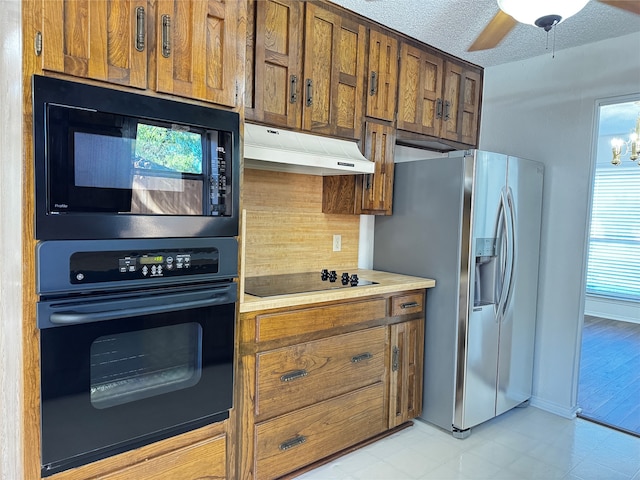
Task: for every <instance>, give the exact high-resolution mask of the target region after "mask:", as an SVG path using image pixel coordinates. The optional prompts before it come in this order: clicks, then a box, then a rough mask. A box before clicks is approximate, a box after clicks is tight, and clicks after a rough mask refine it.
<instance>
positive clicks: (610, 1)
mask: <svg viewBox="0 0 640 480" xmlns="http://www.w3.org/2000/svg"><path fill="white" fill-rule="evenodd" d="M598 1H599V2H600V3H604V4H606V5H610V6H612V7H616V8H621V9H622V10H626V11H627V12H631V13H635V14H637V15H640V0H598Z"/></svg>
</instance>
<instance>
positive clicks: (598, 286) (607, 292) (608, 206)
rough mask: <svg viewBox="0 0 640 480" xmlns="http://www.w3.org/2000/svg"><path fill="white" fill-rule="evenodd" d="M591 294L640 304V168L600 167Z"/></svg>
mask: <svg viewBox="0 0 640 480" xmlns="http://www.w3.org/2000/svg"><path fill="white" fill-rule="evenodd" d="M587 293H588V294H590V295H599V296H605V297H612V298H620V299H625V300H632V301H638V302H640V168H638V166H637V165H633V164H631V165H628V166H624V167H623V166H619V167H614V168H611V166H604V165H603V166H600V165H596V173H595V180H594V192H593V208H592V214H591V230H590V238H589V255H588V265H587Z"/></svg>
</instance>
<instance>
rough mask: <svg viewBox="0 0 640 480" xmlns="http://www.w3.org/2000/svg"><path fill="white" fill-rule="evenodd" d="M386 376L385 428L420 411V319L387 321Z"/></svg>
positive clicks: (421, 330) (422, 326)
mask: <svg viewBox="0 0 640 480" xmlns="http://www.w3.org/2000/svg"><path fill="white" fill-rule="evenodd" d="M389 328H390V331H391V374H390V378H389V428H393V427H396V426H398V425H401V424H403V423H404V422H406V421H408V420H411V419H412V418H416V417H417V416H418V415H420V413H421V412H422V368H423V362H422V358H423V350H424V322H423V321H422V320H411V321H409V322H403V323H397V324H395V325H391V326H390V327H389Z"/></svg>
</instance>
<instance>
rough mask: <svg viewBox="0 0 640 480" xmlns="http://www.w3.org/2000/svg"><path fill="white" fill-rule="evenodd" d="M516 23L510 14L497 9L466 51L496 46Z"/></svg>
mask: <svg viewBox="0 0 640 480" xmlns="http://www.w3.org/2000/svg"><path fill="white" fill-rule="evenodd" d="M517 24H518V22H517V21H516V20H514V18H513V17H512V16H510V15H507V14H506V13H504V12H503V11H502V10H498V13H496V16H495V17H493V18H492V19H491V21H490V22H489V23H488V24H487V26H486V27H484V30H483V31H482V32H480V35H478V38H476V40H475V42H473V44H472V45H471V46H470V47H469V48H468V49H467V51H468V52H475V51H476V50H487V49H489V48H493V47H495V46H497V45H498V44H499V43H500V42H501V41H502V39H503V38H504V37H506V36H507V34H508V33H509V32H510V31H511V30H512V29H513V27H515V26H516V25H517Z"/></svg>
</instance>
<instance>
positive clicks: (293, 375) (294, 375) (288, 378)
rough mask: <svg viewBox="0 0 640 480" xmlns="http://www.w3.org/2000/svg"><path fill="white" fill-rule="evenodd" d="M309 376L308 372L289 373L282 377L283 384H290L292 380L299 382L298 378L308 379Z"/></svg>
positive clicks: (295, 371)
mask: <svg viewBox="0 0 640 480" xmlns="http://www.w3.org/2000/svg"><path fill="white" fill-rule="evenodd" d="M307 375H309V372H307V371H306V370H294V371H292V372H287V373H285V374H283V375H281V376H280V381H281V382H290V381H292V380H297V379H298V378H302V377H306V376H307Z"/></svg>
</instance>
